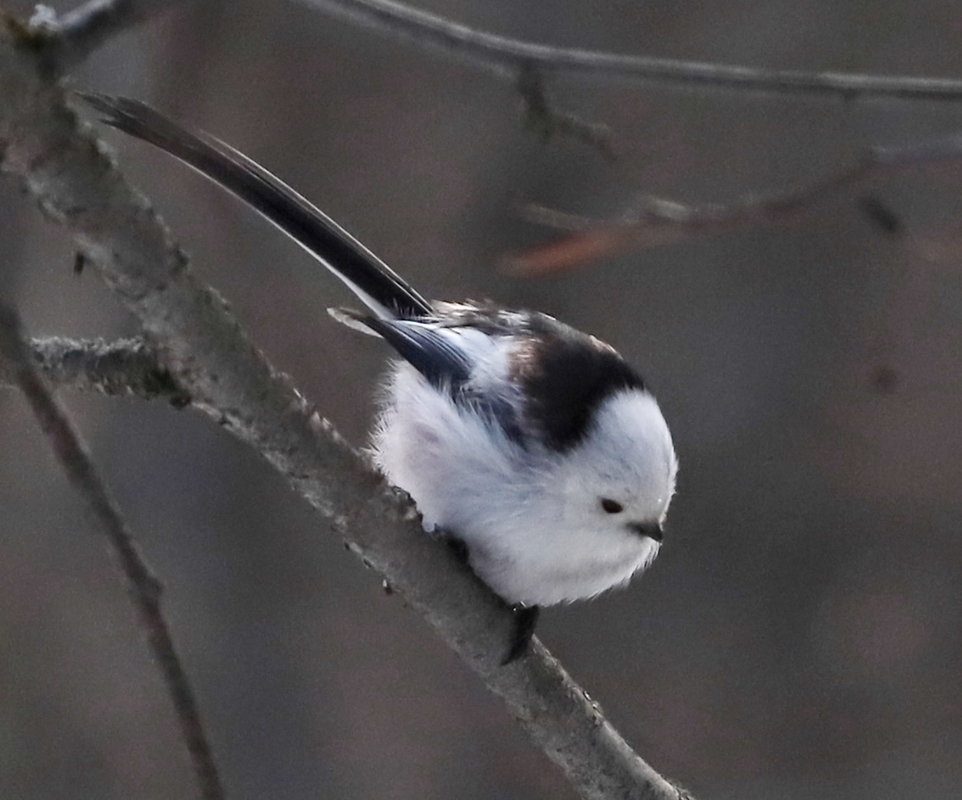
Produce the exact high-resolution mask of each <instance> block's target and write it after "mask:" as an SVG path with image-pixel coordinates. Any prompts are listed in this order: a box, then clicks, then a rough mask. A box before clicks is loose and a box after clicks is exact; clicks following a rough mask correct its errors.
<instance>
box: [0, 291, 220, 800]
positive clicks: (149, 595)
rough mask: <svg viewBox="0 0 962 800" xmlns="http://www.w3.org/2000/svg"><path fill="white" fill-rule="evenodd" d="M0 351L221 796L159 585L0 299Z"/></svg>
mask: <svg viewBox="0 0 962 800" xmlns="http://www.w3.org/2000/svg"><path fill="white" fill-rule="evenodd" d="M0 357H2V358H3V360H4V361H6V362H7V365H8V371H9V373H10V375H11V377H12V379H13V381H14V382H15V383H16V385H17V386H18V387H19V388H20V391H21V392H23V395H24V397H25V398H26V399H27V402H28V403H29V405H30V408H31V410H32V411H33V414H34V416H35V417H36V418H37V422H38V423H39V424H40V427H41V429H42V430H43V432H44V434H46V436H47V439H48V440H49V442H50V446H51V448H52V449H53V451H54V453H55V454H56V456H57V460H58V461H59V462H60V466H61V467H63V470H64V472H65V473H66V475H67V478H68V479H69V481H70V483H71V484H72V485H73V487H74V488H75V489H76V490H77V492H78V493H79V494H80V495H81V496H82V497H83V499H84V501H85V502H86V505H87V508H88V510H89V511H90V513H91V516H92V518H93V520H94V522H95V523H96V525H97V527H99V528H100V531H101V532H102V533H103V534H104V536H105V537H106V539H107V542H108V543H109V545H110V549H111V551H112V552H113V554H114V556H115V558H116V559H117V562H118V564H119V566H120V569H121V571H122V572H123V574H124V578H125V579H126V581H127V590H128V592H129V594H130V599H131V601H132V602H133V604H134V607H135V608H136V610H137V615H138V616H139V617H140V623H141V625H143V627H144V630H145V631H146V632H147V640H148V642H149V643H150V648H151V650H152V651H153V655H154V660H155V661H156V662H157V665H158V666H159V667H160V671H161V673H162V674H163V677H164V681H165V683H166V684H167V692H168V693H169V694H170V698H171V701H172V702H173V705H174V711H175V713H176V716H177V722H178V724H179V726H180V733H181V737H182V738H183V740H184V744H186V746H187V751H188V752H189V754H190V759H191V763H192V764H193V767H194V772H195V773H196V776H197V783H198V788H199V789H200V793H201V797H203V798H204V800H223V798H224V791H223V788H222V787H221V783H220V777H219V776H218V773H217V766H216V764H215V763H214V757H213V753H212V752H211V748H210V744H209V742H208V740H207V735H206V733H205V732H204V727H203V725H202V723H201V720H200V712H199V710H198V708H197V701H196V699H195V697H194V691H193V689H192V688H191V685H190V681H189V680H188V678H187V673H186V671H185V670H184V666H183V664H182V663H181V661H180V657H179V656H178V655H177V650H176V648H175V647H174V642H173V639H172V638H171V635H170V628H169V627H168V625H167V621H166V620H165V619H164V614H163V611H162V610H161V607H160V596H161V591H162V587H161V585H160V583H159V582H158V581H157V579H156V578H155V577H154V576H153V574H152V573H151V571H150V568H149V567H148V566H147V564H146V563H145V562H144V559H143V557H142V556H141V555H140V552H139V551H138V549H137V545H136V543H135V542H134V540H133V537H132V536H131V534H130V531H129V530H128V529H127V526H126V524H125V523H124V520H123V519H122V517H121V516H120V511H119V510H118V508H117V505H116V503H115V502H114V499H113V498H112V497H111V496H110V493H109V492H108V490H107V487H106V485H105V484H104V482H103V480H102V479H101V477H100V475H99V474H98V472H97V469H96V468H95V467H94V465H93V462H92V461H91V459H90V454H89V453H88V451H87V448H86V446H85V445H84V443H83V441H82V440H81V438H80V434H79V433H78V432H77V431H76V430H75V429H74V427H73V425H72V423H71V422H70V419H69V418H68V417H67V413H66V411H64V409H63V408H61V407H60V405H59V404H58V403H57V401H56V400H55V399H54V397H53V395H52V394H51V393H50V392H49V390H48V389H47V387H46V385H45V384H44V382H43V379H42V378H41V377H40V374H39V372H38V371H37V369H36V367H35V366H34V363H33V355H32V353H31V350H30V348H29V347H28V346H27V343H26V342H25V341H24V338H23V334H22V331H21V325H20V318H19V316H18V315H17V313H16V311H14V310H13V309H12V308H11V307H9V306H6V305H5V304H3V303H0Z"/></svg>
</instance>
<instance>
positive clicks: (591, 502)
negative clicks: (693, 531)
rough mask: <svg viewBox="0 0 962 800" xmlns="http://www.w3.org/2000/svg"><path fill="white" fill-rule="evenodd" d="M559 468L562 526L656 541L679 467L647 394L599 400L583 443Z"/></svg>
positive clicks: (638, 392)
mask: <svg viewBox="0 0 962 800" xmlns="http://www.w3.org/2000/svg"><path fill="white" fill-rule="evenodd" d="M559 466H561V468H562V470H563V474H562V475H561V476H560V477H561V480H562V482H563V483H564V487H565V491H564V497H565V498H566V500H565V518H566V521H570V522H571V523H572V524H575V525H578V526H579V527H583V529H585V530H598V531H603V530H610V531H614V532H617V533H627V534H629V535H632V536H639V535H641V536H649V537H650V538H653V539H655V540H656V541H660V538H661V525H662V523H663V522H664V519H665V515H666V513H667V511H668V504H669V502H670V501H671V497H672V495H673V494H674V491H675V475H676V473H677V470H678V461H677V459H676V458H675V450H674V447H673V446H672V441H671V434H670V433H669V431H668V425H667V424H666V423H665V419H664V417H663V416H662V414H661V410H660V409H659V408H658V403H657V402H656V401H655V398H654V397H652V395H651V394H650V393H649V392H647V391H644V390H639V389H633V388H632V389H625V390H623V391H620V392H616V393H615V394H613V395H611V396H610V397H608V398H606V399H605V400H603V401H602V402H601V403H600V404H599V406H598V407H597V408H596V409H595V412H594V415H593V419H592V422H591V425H590V427H589V428H588V431H587V433H586V435H585V437H584V439H583V440H582V441H581V442H579V443H578V444H577V445H576V446H575V447H574V448H572V449H571V450H570V451H569V452H567V453H565V455H564V457H563V458H562V460H561V464H560V465H559Z"/></svg>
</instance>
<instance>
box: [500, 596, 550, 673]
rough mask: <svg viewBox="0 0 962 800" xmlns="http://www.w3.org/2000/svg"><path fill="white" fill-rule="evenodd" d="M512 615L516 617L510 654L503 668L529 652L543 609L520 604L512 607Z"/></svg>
mask: <svg viewBox="0 0 962 800" xmlns="http://www.w3.org/2000/svg"><path fill="white" fill-rule="evenodd" d="M511 613H512V614H513V615H514V628H513V630H512V631H511V638H510V640H509V642H508V654H507V655H506V656H505V657H504V660H503V661H502V662H501V666H502V667H504V666H506V665H508V664H510V663H511V662H512V661H517V660H518V659H519V658H521V656H523V655H524V654H525V653H526V652H527V651H528V646H529V645H530V644H531V637H532V636H534V629H535V626H536V625H537V624H538V616H539V615H540V614H541V607H540V606H526V605H524V604H522V603H518V604H516V605H513V606H511Z"/></svg>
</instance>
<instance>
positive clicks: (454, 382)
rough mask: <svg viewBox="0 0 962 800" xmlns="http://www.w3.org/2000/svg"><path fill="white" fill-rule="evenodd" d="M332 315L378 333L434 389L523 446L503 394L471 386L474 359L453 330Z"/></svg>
mask: <svg viewBox="0 0 962 800" xmlns="http://www.w3.org/2000/svg"><path fill="white" fill-rule="evenodd" d="M335 316H336V318H337V319H340V320H341V321H342V322H344V321H345V320H346V319H349V320H353V321H354V322H357V323H360V324H361V325H365V326H366V327H368V328H370V329H371V330H372V331H374V332H375V333H377V334H378V335H379V336H381V337H382V338H383V339H384V340H385V341H386V342H387V343H388V344H389V345H391V347H392V348H394V350H395V352H396V353H397V354H398V355H399V356H401V358H403V359H404V360H405V361H407V362H408V363H409V364H410V365H411V366H412V367H414V368H415V369H416V370H417V371H418V372H420V373H421V374H422V375H423V376H424V377H425V379H426V380H427V381H428V383H430V384H431V385H432V386H433V387H434V388H435V389H437V390H438V391H440V392H444V393H446V394H447V395H448V396H449V397H450V398H451V400H452V401H453V402H454V403H455V404H456V405H459V406H461V407H463V408H470V409H471V411H472V412H473V413H475V414H477V415H478V416H480V417H482V418H485V419H487V420H488V421H489V422H490V423H491V424H492V425H495V426H497V427H499V428H501V430H502V431H503V432H504V434H505V435H506V436H507V437H508V438H509V439H511V440H512V441H514V442H515V443H517V444H519V445H521V446H522V447H525V446H526V438H525V436H524V432H523V430H522V428H521V425H520V423H519V421H518V415H517V411H516V409H515V408H514V407H513V405H512V404H511V402H509V401H508V399H507V398H506V397H498V396H495V395H492V394H490V393H488V392H485V391H484V390H481V389H479V387H476V386H472V385H471V380H470V379H471V373H472V371H473V369H474V367H475V361H474V359H473V358H472V356H471V355H470V354H468V353H467V352H466V351H465V350H464V349H463V348H461V347H459V346H458V343H457V337H458V334H457V333H456V329H454V330H452V329H451V328H445V327H435V325H436V323H435V324H431V325H429V324H425V323H422V322H417V321H413V320H384V319H374V318H372V317H365V316H363V315H360V314H356V313H353V312H350V311H346V310H344V309H338V310H337V313H336V315H335Z"/></svg>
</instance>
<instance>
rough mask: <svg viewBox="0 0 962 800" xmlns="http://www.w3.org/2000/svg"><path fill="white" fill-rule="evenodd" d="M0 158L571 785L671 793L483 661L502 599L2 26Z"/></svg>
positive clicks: (197, 401)
mask: <svg viewBox="0 0 962 800" xmlns="http://www.w3.org/2000/svg"><path fill="white" fill-rule="evenodd" d="M0 143H2V144H3V145H4V149H3V162H2V168H3V169H4V170H5V171H7V172H10V173H13V174H15V175H17V176H18V177H19V178H20V180H21V181H22V183H23V184H24V186H25V187H26V189H27V191H28V192H29V194H31V195H32V196H33V197H34V198H35V199H36V200H37V201H38V202H39V205H40V207H41V208H42V209H43V210H44V211H45V212H46V213H47V215H48V216H49V217H50V218H51V219H53V220H54V221H56V222H58V223H60V224H63V225H65V226H66V227H67V228H68V229H69V230H71V231H72V233H73V234H74V236H75V237H76V239H77V241H78V243H79V245H80V248H81V249H82V251H83V253H84V255H85V256H86V257H87V258H88V259H89V260H90V261H91V262H92V263H94V264H96V265H97V266H98V268H99V270H100V272H101V274H102V276H103V277H104V279H105V281H106V282H107V284H108V285H109V286H110V287H111V288H112V289H113V290H114V291H115V292H116V293H117V294H118V296H119V297H120V298H121V299H122V301H123V302H124V303H125V305H126V306H127V307H128V308H129V309H130V310H131V311H132V312H133V313H134V314H136V315H137V316H138V317H139V318H140V320H141V322H142V324H143V327H144V330H145V333H146V335H147V336H148V339H149V340H150V341H151V342H152V343H153V344H154V345H155V346H156V347H157V352H158V355H159V357H160V359H161V361H162V363H163V364H164V366H165V368H166V369H167V370H168V372H169V374H170V376H171V378H172V380H173V381H174V382H175V383H176V385H177V386H179V387H180V388H181V389H182V390H183V391H184V392H185V393H187V394H189V396H190V397H191V404H192V406H193V407H196V408H199V409H200V410H202V411H204V412H206V413H207V414H208V415H210V416H212V417H213V418H215V419H216V420H217V421H218V422H220V423H221V424H222V425H224V427H225V428H226V429H227V430H229V431H230V432H231V433H233V434H234V435H235V436H237V437H238V438H240V439H241V440H243V441H244V442H246V443H247V444H249V445H250V446H251V447H253V448H254V449H255V450H256V451H257V452H259V453H260V454H261V455H262V456H263V457H264V458H266V459H267V460H268V461H269V462H270V463H271V464H272V465H273V466H274V467H275V469H277V470H278V471H279V472H280V473H281V474H282V475H283V476H284V477H285V478H286V479H287V480H288V482H289V483H290V484H291V486H292V487H293V488H294V489H295V491H296V492H297V493H298V494H300V495H301V496H302V497H304V498H305V499H306V500H308V502H310V503H311V504H312V505H313V506H314V507H315V508H316V509H317V510H318V511H320V512H321V514H322V515H323V516H324V517H325V518H326V520H327V521H328V523H329V524H330V526H331V527H332V528H333V529H334V530H335V531H336V532H337V533H338V534H339V535H341V536H342V537H344V538H345V541H346V543H347V544H348V546H349V547H350V549H351V550H353V551H354V552H355V553H357V554H358V555H359V556H360V557H361V558H362V559H364V561H365V563H367V564H370V565H371V566H372V567H374V568H375V569H377V570H378V571H379V572H380V573H381V574H382V575H383V576H384V577H385V578H386V580H387V581H388V582H389V584H390V585H391V586H392V588H394V590H395V591H396V592H397V593H399V594H401V595H402V596H403V597H404V598H405V599H406V601H407V602H408V604H410V605H411V606H412V607H413V608H415V609H417V610H418V611H419V612H420V613H421V614H423V615H424V617H425V618H426V619H427V620H428V621H429V622H430V623H431V624H432V625H433V626H434V627H435V629H436V630H437V631H438V632H439V634H440V635H441V636H442V638H443V639H444V640H445V641H446V642H447V644H448V645H449V646H450V647H452V648H453V649H454V650H455V651H456V652H457V653H458V654H459V655H460V657H461V658H462V659H463V660H464V661H465V662H466V663H467V664H468V665H469V666H470V667H471V668H472V669H473V670H474V671H475V672H477V673H478V675H480V677H481V678H482V680H483V681H484V682H485V684H486V685H487V686H488V688H489V689H490V690H491V691H493V692H495V693H496V694H497V695H498V696H500V697H501V698H502V699H503V700H504V702H505V703H506V704H507V706H508V708H509V710H510V712H511V713H512V715H513V716H515V717H516V718H517V719H518V720H519V721H520V722H521V724H522V725H523V726H524V727H525V729H526V730H527V731H528V733H529V734H530V736H531V738H532V739H533V740H534V742H535V743H536V744H537V745H538V746H540V747H541V748H542V749H543V750H544V752H545V753H546V754H547V755H548V756H549V757H550V758H551V759H552V760H554V761H555V762H556V763H557V764H558V765H559V766H561V768H562V769H563V770H564V772H565V774H566V775H567V777H568V779H569V780H570V781H571V783H572V784H573V786H574V787H575V788H576V789H577V790H578V791H579V792H580V793H581V794H582V796H583V797H585V798H599V799H600V798H615V797H617V798H638V799H639V800H641V799H642V798H643V799H644V800H655V799H657V800H676V799H677V798H678V797H679V796H680V792H679V791H678V790H677V789H676V788H675V787H674V786H673V785H672V784H671V783H669V782H668V781H666V780H665V779H664V778H662V777H661V776H660V775H659V774H658V773H657V772H656V771H655V770H654V769H652V767H650V766H649V765H648V764H647V763H646V762H645V761H643V760H642V759H641V758H640V757H639V756H638V755H636V754H635V753H634V752H633V751H632V750H631V748H630V747H629V746H628V745H627V744H626V742H625V741H624V739H623V738H622V737H621V736H620V735H619V734H618V732H617V731H616V730H615V729H614V728H613V727H612V726H611V724H610V723H608V722H607V720H605V718H604V716H603V715H602V713H601V710H600V709H599V707H598V706H597V704H595V703H593V702H591V701H590V700H589V699H588V698H587V695H586V693H585V692H584V691H583V690H582V689H581V688H580V687H579V686H578V685H577V684H575V683H574V681H572V680H571V678H570V677H569V676H568V675H567V674H566V673H565V671H564V670H563V669H562V667H561V665H560V664H559V663H558V662H557V661H556V660H555V659H554V658H552V657H551V656H550V654H549V653H548V652H547V650H545V648H544V647H543V646H541V644H540V643H538V642H537V641H535V642H534V643H533V648H532V651H531V653H530V654H529V655H528V656H526V657H523V658H521V659H519V660H518V661H516V662H514V663H513V664H511V665H510V666H508V667H501V666H500V665H499V661H500V657H501V655H502V653H503V648H504V643H505V642H506V641H507V640H508V635H509V631H510V629H511V626H512V619H511V614H510V612H509V611H508V609H506V608H505V607H504V605H503V603H501V601H500V600H498V598H497V597H495V596H494V595H493V594H492V593H491V591H490V590H488V589H487V587H485V586H484V584H482V583H481V582H480V581H479V580H478V579H477V578H475V577H474V575H473V574H472V573H471V572H470V571H469V570H468V569H467V568H466V567H463V566H462V565H460V564H459V563H458V560H457V559H456V557H455V556H454V555H453V554H452V553H451V552H450V551H449V548H447V547H445V546H443V545H442V544H440V543H438V542H437V541H434V540H433V539H431V538H430V537H428V536H425V535H424V532H423V531H422V530H421V526H420V524H419V521H418V518H417V513H416V511H415V509H414V508H413V506H412V504H411V503H410V500H409V499H408V498H407V497H404V496H401V495H400V494H399V493H398V492H397V491H396V490H392V489H390V488H389V487H387V486H386V485H385V484H384V482H383V479H382V478H381V477H380V476H379V475H378V474H377V473H376V472H374V470H373V469H372V468H371V467H370V466H369V465H368V464H367V463H366V461H365V460H364V459H362V458H361V457H360V456H359V455H358V454H357V453H356V452H355V451H354V450H353V449H352V448H351V447H350V446H349V445H348V444H347V443H346V442H345V441H344V440H343V439H342V438H341V437H340V436H339V435H338V434H337V433H336V432H335V431H334V430H333V429H332V427H331V426H330V424H329V423H327V422H326V421H325V420H323V419H321V417H320V416H319V415H318V414H317V412H316V411H315V410H314V409H313V408H312V406H311V405H310V404H309V403H308V402H307V401H306V400H305V399H304V397H303V396H302V395H301V394H300V393H299V392H297V391H296V390H295V389H294V388H293V387H292V386H291V385H290V384H289V382H288V381H287V380H286V379H284V378H283V377H282V376H280V375H278V374H277V373H275V372H274V370H273V369H272V368H271V367H270V365H269V364H268V363H267V361H266V360H265V359H264V357H263V356H262V355H261V353H259V352H258V350H257V349H256V348H255V347H254V346H253V344H252V343H251V342H250V341H249V339H248V338H247V336H246V334H245V333H244V331H243V330H242V329H241V328H240V326H239V325H238V323H237V321H236V320H235V319H234V317H233V316H232V315H231V314H230V312H229V310H228V308H227V306H226V304H225V303H224V302H223V300H221V299H220V298H219V297H218V296H217V295H216V294H215V293H214V292H213V291H212V290H211V289H209V288H206V287H204V286H202V285H200V284H199V283H198V282H197V281H196V279H195V278H194V276H193V275H192V273H191V272H190V270H189V269H188V265H187V260H186V257H185V256H184V255H183V253H182V252H181V250H180V249H179V248H178V247H177V245H176V244H175V243H174V241H173V239H172V237H171V235H170V233H169V231H168V230H167V228H166V227H165V226H164V224H163V223H162V221H161V220H160V219H159V217H158V215H157V214H156V212H155V211H154V210H153V208H152V207H151V206H150V204H149V203H148V202H147V200H146V199H145V198H144V197H143V196H142V195H140V194H139V193H137V192H135V191H134V190H132V189H131V188H130V187H129V186H128V185H127V183H126V182H125V181H124V179H123V177H122V175H121V174H120V172H119V171H118V170H117V169H116V167H115V165H114V164H113V163H112V162H111V160H110V159H109V158H108V157H107V155H106V154H105V150H104V148H103V147H102V146H101V145H100V144H99V143H97V142H96V141H95V140H94V139H93V137H92V136H91V135H90V133H89V129H87V128H86V126H81V125H79V124H78V122H77V119H76V117H75V115H74V114H73V113H72V112H71V111H70V110H68V109H67V108H66V106H65V105H64V102H63V96H62V92H61V90H60V88H59V87H57V86H56V85H54V84H53V83H51V82H50V79H49V77H48V76H47V73H45V72H44V70H43V69H42V64H41V63H40V58H39V57H38V54H37V52H36V50H35V49H34V48H31V46H30V45H29V42H27V43H25V42H24V41H23V37H22V36H21V35H20V34H18V32H17V29H16V28H10V27H9V26H7V28H6V29H5V30H3V31H0Z"/></svg>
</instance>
